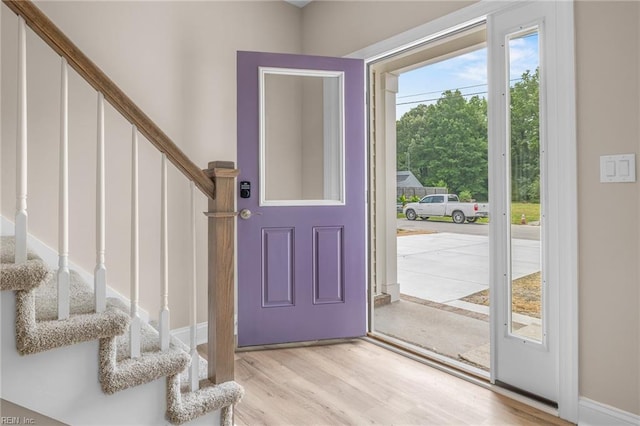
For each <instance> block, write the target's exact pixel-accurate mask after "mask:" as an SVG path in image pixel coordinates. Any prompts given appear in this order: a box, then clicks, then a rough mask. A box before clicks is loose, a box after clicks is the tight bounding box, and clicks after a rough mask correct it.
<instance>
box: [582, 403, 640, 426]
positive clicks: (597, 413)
mask: <svg viewBox="0 0 640 426" xmlns="http://www.w3.org/2000/svg"><path fill="white" fill-rule="evenodd" d="M578 424H579V425H581V426H582V425H585V426H638V425H640V416H638V415H636V414H631V413H628V412H626V411H622V410H620V409H618V408H615V407H612V406H610V405H606V404H602V403H600V402H597V401H593V400H591V399H589V398H583V397H581V398H580V412H579V420H578Z"/></svg>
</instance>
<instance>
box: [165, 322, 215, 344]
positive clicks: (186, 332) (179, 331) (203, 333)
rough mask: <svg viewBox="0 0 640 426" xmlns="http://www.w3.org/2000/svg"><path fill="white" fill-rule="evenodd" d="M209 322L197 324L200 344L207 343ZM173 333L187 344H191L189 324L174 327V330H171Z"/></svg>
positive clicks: (197, 337)
mask: <svg viewBox="0 0 640 426" xmlns="http://www.w3.org/2000/svg"><path fill="white" fill-rule="evenodd" d="M207 324H208V323H207V322H201V323H199V324H198V325H197V326H196V343H197V344H198V345H202V344H203V343H207V341H208V340H209V339H208V336H207V331H208V330H209V327H208V326H207ZM171 335H172V336H173V337H176V338H178V339H179V340H180V341H181V342H182V343H184V344H185V345H187V346H191V327H189V326H187V327H180V328H174V329H173V330H171Z"/></svg>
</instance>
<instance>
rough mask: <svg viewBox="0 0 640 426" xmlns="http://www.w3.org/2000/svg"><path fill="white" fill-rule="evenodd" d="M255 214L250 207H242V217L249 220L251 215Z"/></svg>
mask: <svg viewBox="0 0 640 426" xmlns="http://www.w3.org/2000/svg"><path fill="white" fill-rule="evenodd" d="M253 214H254V213H253V212H252V211H251V210H249V209H242V210H240V219H244V220H247V219H249V218H250V217H251V216H253ZM256 214H260V213H256Z"/></svg>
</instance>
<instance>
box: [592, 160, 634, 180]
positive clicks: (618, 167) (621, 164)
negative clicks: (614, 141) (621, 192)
mask: <svg viewBox="0 0 640 426" xmlns="http://www.w3.org/2000/svg"><path fill="white" fill-rule="evenodd" d="M635 181H636V155H635V154H621V155H603V156H601V157H600V182H602V183H613V182H635Z"/></svg>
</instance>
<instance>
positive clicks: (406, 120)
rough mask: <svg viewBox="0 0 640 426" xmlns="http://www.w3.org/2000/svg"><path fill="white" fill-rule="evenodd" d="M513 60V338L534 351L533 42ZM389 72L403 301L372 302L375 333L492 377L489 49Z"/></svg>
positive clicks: (531, 38) (520, 46)
mask: <svg viewBox="0 0 640 426" xmlns="http://www.w3.org/2000/svg"><path fill="white" fill-rule="evenodd" d="M482 37H484V34H483V35H482ZM422 49H425V48H424V47H423V48H422ZM427 49H428V48H427ZM510 49H511V51H510V53H511V55H510V58H511V62H510V75H509V85H510V88H511V94H510V97H511V123H512V125H511V126H512V127H511V142H510V143H511V152H510V155H511V159H512V161H511V174H512V179H511V180H510V182H511V205H510V211H511V233H510V240H509V241H510V242H509V246H510V247H511V253H512V255H511V258H510V259H511V277H512V281H511V283H512V285H511V286H510V301H511V305H510V306H511V309H510V312H511V315H510V318H511V321H512V322H511V324H512V326H511V328H512V330H513V333H514V334H519V335H521V336H523V337H525V336H526V337H527V338H531V339H537V340H540V336H539V333H540V321H541V320H540V317H541V315H540V312H541V301H542V298H541V290H540V283H541V279H540V276H541V261H540V258H541V256H540V235H541V232H540V230H541V226H540V225H541V219H540V218H541V214H540V212H541V209H540V166H539V146H540V144H539V142H538V135H539V120H538V110H539V108H538V103H539V102H538V96H539V95H538V75H539V73H538V62H539V60H538V40H537V33H535V32H528V33H527V34H522V35H521V36H520V37H518V38H514V39H512V42H511V46H510ZM425 50H426V49H425ZM427 56H428V55H427ZM391 60H392V61H393V59H391ZM392 72H394V73H395V74H397V75H398V92H397V95H396V119H397V122H396V166H397V185H396V191H397V201H396V202H397V221H398V225H397V228H398V229H397V274H398V283H399V287H400V296H399V300H392V298H388V297H387V298H385V297H381V296H379V297H378V298H377V303H376V304H375V306H374V316H373V319H374V321H373V323H374V331H375V332H377V333H381V334H383V335H386V336H388V337H391V338H392V339H393V340H396V342H398V341H399V342H404V343H403V344H404V345H407V346H409V347H412V348H413V349H418V351H425V353H426V354H427V355H429V356H432V357H434V358H436V359H438V360H440V361H441V362H444V363H448V364H452V365H454V366H456V367H457V368H462V369H465V370H467V371H470V372H472V373H474V374H478V375H480V376H484V377H488V371H489V369H490V365H491V354H490V349H491V342H490V317H489V301H490V297H489V287H490V281H489V280H490V275H489V267H490V259H489V246H490V245H489V238H490V237H489V235H490V233H489V228H490V226H491V225H490V222H491V218H490V217H488V212H489V206H488V200H489V190H488V188H489V184H488V182H489V178H488V146H489V141H488V118H487V102H488V96H487V93H488V85H487V49H486V47H485V46H484V44H482V43H476V44H475V45H473V46H470V45H469V46H465V47H464V48H462V49H461V48H460V47H458V48H457V49H456V50H448V51H446V50H445V51H441V53H440V54H439V55H438V56H437V57H434V58H431V59H429V60H427V61H424V60H423V62H421V63H414V64H411V65H407V63H406V62H405V63H404V64H403V68H401V69H396V70H392ZM401 344H402V343H401Z"/></svg>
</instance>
